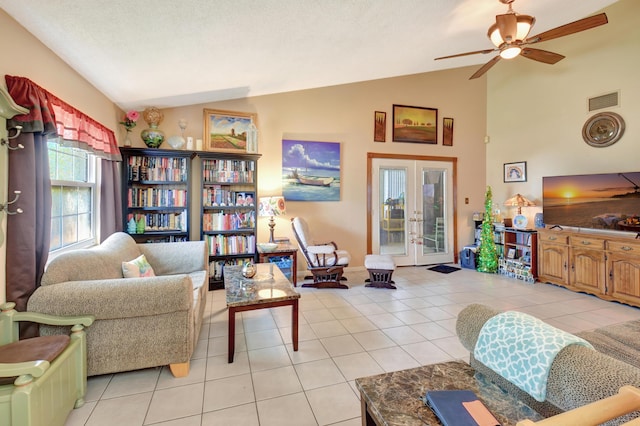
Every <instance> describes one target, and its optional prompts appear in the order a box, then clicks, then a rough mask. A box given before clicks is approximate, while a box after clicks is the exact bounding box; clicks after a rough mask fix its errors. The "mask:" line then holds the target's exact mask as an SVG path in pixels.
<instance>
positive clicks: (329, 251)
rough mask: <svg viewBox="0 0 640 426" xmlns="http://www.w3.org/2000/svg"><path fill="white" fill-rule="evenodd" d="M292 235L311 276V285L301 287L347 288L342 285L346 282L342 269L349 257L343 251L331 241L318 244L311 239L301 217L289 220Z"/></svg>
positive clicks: (307, 226) (305, 223)
mask: <svg viewBox="0 0 640 426" xmlns="http://www.w3.org/2000/svg"><path fill="white" fill-rule="evenodd" d="M291 226H292V227H293V233H294V235H295V236H296V240H297V241H298V246H299V247H300V251H302V254H304V258H305V259H306V261H307V269H309V271H310V272H311V274H312V278H313V283H308V284H303V285H302V287H316V288H349V287H347V286H346V285H344V284H342V283H341V282H340V281H341V280H346V278H344V277H343V276H342V274H343V273H344V267H345V266H348V265H349V261H350V260H351V256H350V255H349V253H348V252H346V251H345V250H338V246H337V244H336V243H334V242H333V241H330V242H326V243H318V242H316V240H314V239H313V237H312V235H311V231H310V230H309V225H307V222H306V221H305V220H304V219H302V218H301V217H294V218H293V219H291Z"/></svg>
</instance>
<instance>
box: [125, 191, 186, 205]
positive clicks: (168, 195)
mask: <svg viewBox="0 0 640 426" xmlns="http://www.w3.org/2000/svg"><path fill="white" fill-rule="evenodd" d="M127 205H128V206H129V207H186V205H187V190H186V189H176V188H171V189H167V188H138V187H133V188H129V191H128V193H127Z"/></svg>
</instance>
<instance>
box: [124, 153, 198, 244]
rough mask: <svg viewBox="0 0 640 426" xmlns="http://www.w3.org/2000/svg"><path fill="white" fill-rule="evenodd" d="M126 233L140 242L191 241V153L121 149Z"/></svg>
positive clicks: (192, 154)
mask: <svg viewBox="0 0 640 426" xmlns="http://www.w3.org/2000/svg"><path fill="white" fill-rule="evenodd" d="M120 153H121V154H122V165H123V167H122V175H123V176H122V213H123V214H122V217H123V222H124V223H123V230H124V232H127V233H128V234H130V235H131V236H132V237H133V238H134V239H135V240H136V241H137V242H139V243H154V242H178V241H188V240H189V221H190V212H191V159H192V158H193V156H194V155H195V154H194V153H193V152H190V151H176V150H164V149H151V148H120Z"/></svg>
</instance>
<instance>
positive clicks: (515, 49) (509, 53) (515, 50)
mask: <svg viewBox="0 0 640 426" xmlns="http://www.w3.org/2000/svg"><path fill="white" fill-rule="evenodd" d="M520 52H522V48H521V47H520V46H509V47H507V48H506V49H503V50H501V51H500V56H501V57H502V59H513V58H515V57H516V56H518V55H519V54H520Z"/></svg>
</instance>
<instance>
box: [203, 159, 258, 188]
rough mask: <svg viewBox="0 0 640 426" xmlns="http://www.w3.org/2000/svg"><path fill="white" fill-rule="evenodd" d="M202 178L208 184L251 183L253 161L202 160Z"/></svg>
mask: <svg viewBox="0 0 640 426" xmlns="http://www.w3.org/2000/svg"><path fill="white" fill-rule="evenodd" d="M202 177H203V179H204V180H205V181H208V182H233V183H239V182H245V183H253V180H254V177H255V161H245V160H202Z"/></svg>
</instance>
